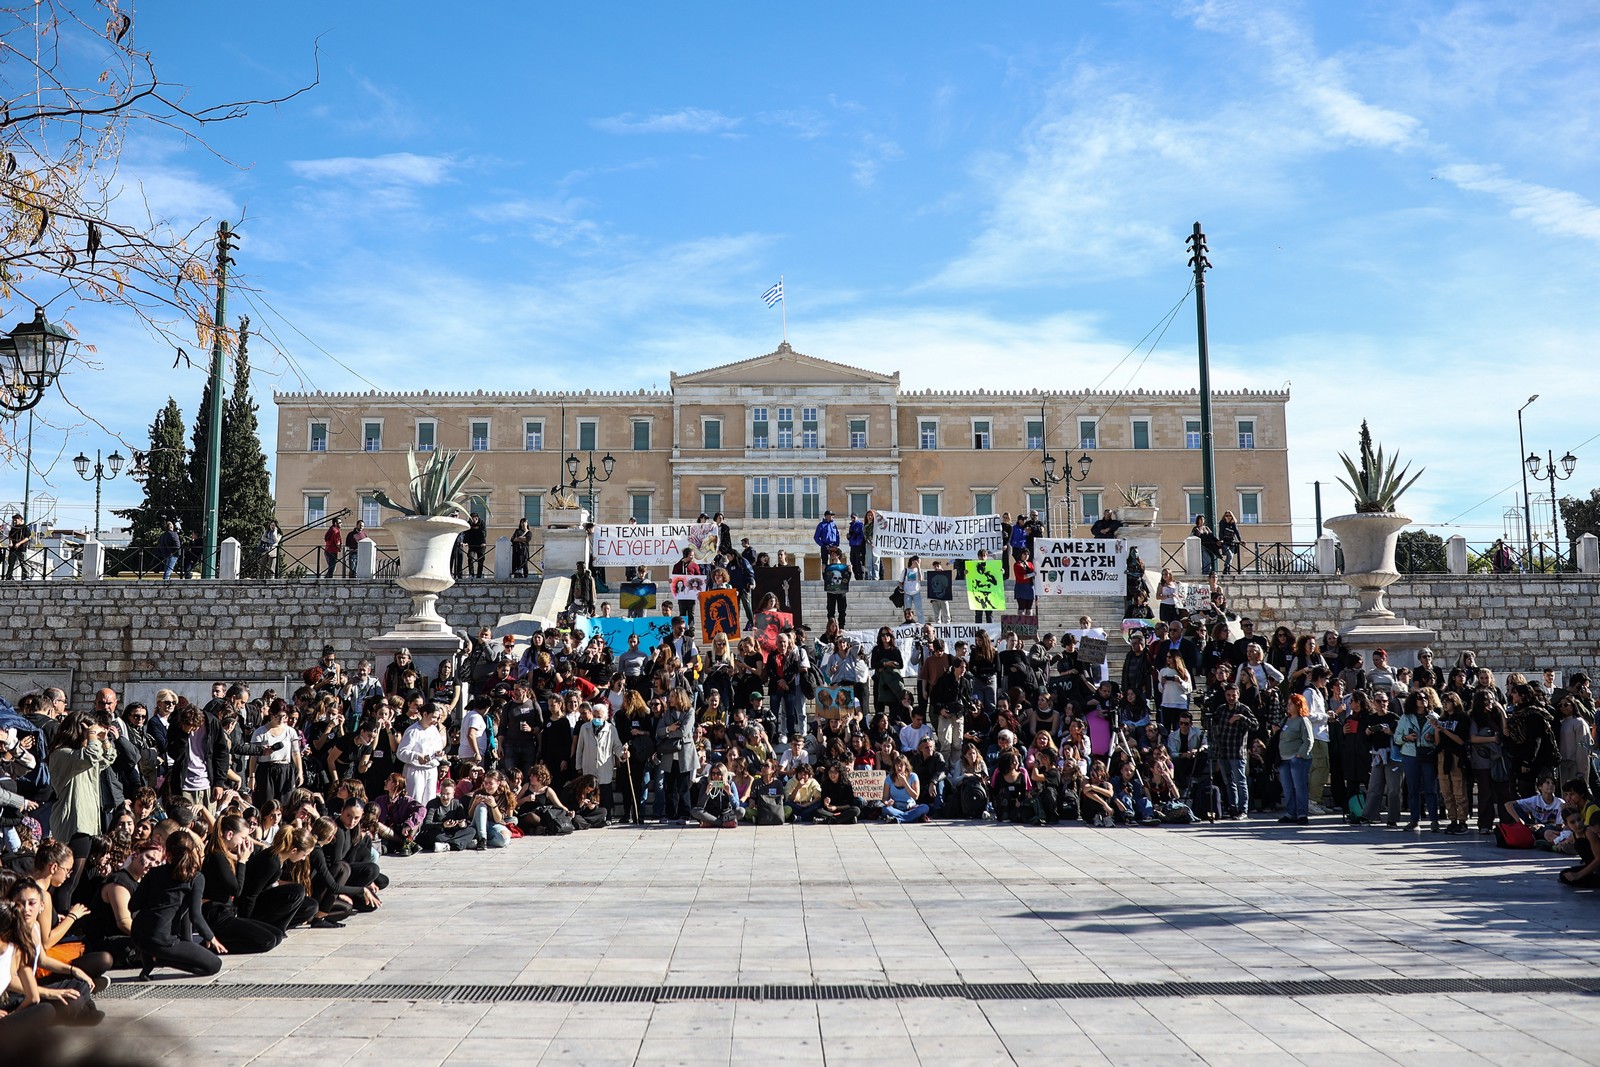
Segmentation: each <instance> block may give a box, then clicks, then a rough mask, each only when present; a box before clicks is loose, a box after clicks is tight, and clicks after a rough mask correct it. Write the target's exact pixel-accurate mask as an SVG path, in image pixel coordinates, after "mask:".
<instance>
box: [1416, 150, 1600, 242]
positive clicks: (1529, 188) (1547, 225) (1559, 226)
mask: <svg viewBox="0 0 1600 1067" xmlns="http://www.w3.org/2000/svg"><path fill="white" fill-rule="evenodd" d="M1439 174H1440V176H1441V177H1443V178H1445V179H1446V180H1447V181H1450V182H1453V183H1454V184H1456V185H1458V186H1460V187H1461V188H1463V189H1467V190H1469V191H1471V192H1476V193H1487V194H1489V195H1490V196H1493V197H1496V198H1498V199H1499V200H1501V201H1503V202H1504V203H1505V204H1506V205H1507V206H1509V207H1510V208H1511V216H1512V218H1518V219H1524V220H1526V221H1528V222H1530V223H1532V224H1533V226H1534V228H1535V229H1538V230H1540V231H1542V232H1544V233H1549V234H1555V235H1557V236H1559V237H1581V238H1583V239H1584V240H1586V241H1593V242H1594V243H1596V244H1600V206H1596V205H1595V203H1594V202H1593V201H1591V200H1586V199H1584V198H1583V197H1581V196H1579V195H1578V194H1577V193H1574V192H1570V191H1568V190H1566V189H1552V188H1550V187H1549V186H1546V185H1535V184H1533V183H1532V182H1524V181H1517V180H1516V179H1514V178H1506V177H1503V176H1502V175H1501V172H1500V168H1499V167H1481V166H1475V165H1471V164H1457V165H1454V166H1449V167H1444V168H1442V169H1441V170H1440V171H1439Z"/></svg>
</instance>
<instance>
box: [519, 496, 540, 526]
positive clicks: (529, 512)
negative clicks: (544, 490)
mask: <svg viewBox="0 0 1600 1067" xmlns="http://www.w3.org/2000/svg"><path fill="white" fill-rule="evenodd" d="M522 517H523V518H525V519H527V520H528V525H529V526H532V527H533V528H534V529H538V528H539V527H540V526H543V525H544V497H542V496H540V495H539V494H538V493H523V494H522Z"/></svg>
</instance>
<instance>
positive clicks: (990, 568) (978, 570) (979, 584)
mask: <svg viewBox="0 0 1600 1067" xmlns="http://www.w3.org/2000/svg"><path fill="white" fill-rule="evenodd" d="M967 606H968V607H970V608H971V609H972V610H973V611H999V610H1000V609H1002V608H1004V607H1005V606H1006V572H1005V568H1004V567H1002V566H1001V563H1000V561H999V560H997V559H980V560H974V561H972V562H970V563H968V564H967Z"/></svg>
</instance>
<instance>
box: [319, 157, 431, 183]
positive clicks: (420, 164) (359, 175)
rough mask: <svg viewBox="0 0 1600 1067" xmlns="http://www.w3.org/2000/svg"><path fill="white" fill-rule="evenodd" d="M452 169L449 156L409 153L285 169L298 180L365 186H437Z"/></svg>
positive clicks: (329, 160) (333, 160)
mask: <svg viewBox="0 0 1600 1067" xmlns="http://www.w3.org/2000/svg"><path fill="white" fill-rule="evenodd" d="M455 166H456V162H455V160H453V159H451V158H450V157H449V156H422V155H417V154H416V153H413V152H392V153H390V154H388V155H382V156H338V157H335V158H332V159H298V160H291V161H290V162H289V169H290V170H291V171H292V172H294V173H295V174H297V175H299V176H300V177H302V178H308V179H310V180H312V181H326V182H347V183H349V184H352V185H366V186H398V185H405V186H431V185H439V184H441V183H442V182H444V181H445V180H446V179H448V178H449V176H450V172H451V170H452V169H454V167H455Z"/></svg>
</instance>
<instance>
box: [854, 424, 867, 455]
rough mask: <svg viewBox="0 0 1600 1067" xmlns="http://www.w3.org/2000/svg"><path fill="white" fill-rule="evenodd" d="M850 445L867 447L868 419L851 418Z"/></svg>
mask: <svg viewBox="0 0 1600 1067" xmlns="http://www.w3.org/2000/svg"><path fill="white" fill-rule="evenodd" d="M850 447H851V448H866V447H867V420H866V419H851V420H850Z"/></svg>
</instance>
